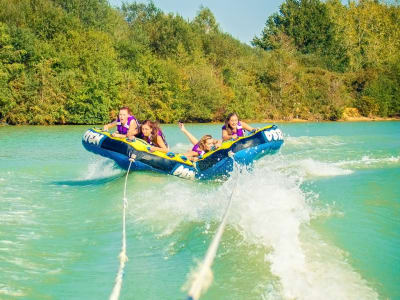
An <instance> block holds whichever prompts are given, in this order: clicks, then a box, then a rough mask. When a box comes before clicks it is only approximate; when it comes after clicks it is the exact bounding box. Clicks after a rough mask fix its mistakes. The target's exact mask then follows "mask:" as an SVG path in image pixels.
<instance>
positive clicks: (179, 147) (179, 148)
mask: <svg viewBox="0 0 400 300" xmlns="http://www.w3.org/2000/svg"><path fill="white" fill-rule="evenodd" d="M192 147H193V145H192V144H190V143H177V144H176V145H174V146H172V147H171V151H173V152H176V153H185V152H187V151H189V150H190V149H191V148H192Z"/></svg>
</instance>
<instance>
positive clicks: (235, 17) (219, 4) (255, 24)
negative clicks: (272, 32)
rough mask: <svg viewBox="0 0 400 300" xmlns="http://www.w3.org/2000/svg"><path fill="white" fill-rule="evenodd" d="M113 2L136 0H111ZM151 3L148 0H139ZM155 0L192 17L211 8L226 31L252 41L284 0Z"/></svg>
mask: <svg viewBox="0 0 400 300" xmlns="http://www.w3.org/2000/svg"><path fill="white" fill-rule="evenodd" d="M109 2H110V4H111V5H112V6H118V7H119V6H121V3H122V2H127V3H131V2H134V1H133V0H109ZM136 2H142V3H148V1H136ZM153 2H154V4H155V5H156V6H157V7H158V8H160V9H161V10H162V11H163V12H165V13H170V12H172V13H177V14H179V15H181V16H182V17H184V18H185V19H189V20H192V19H193V18H194V17H195V16H196V14H197V12H198V11H199V8H200V6H201V5H203V6H205V7H208V8H209V9H211V11H212V13H213V14H214V16H215V18H216V20H217V22H218V24H219V25H220V27H221V29H222V30H223V31H224V32H227V33H229V34H231V35H232V36H233V37H235V38H237V39H239V40H240V41H242V42H244V43H247V44H250V41H251V40H252V39H253V37H254V36H255V35H257V36H259V35H260V34H261V31H262V29H263V28H264V26H265V21H266V20H267V18H268V17H269V16H270V15H271V14H273V13H274V12H278V11H279V6H280V5H281V3H283V0H242V1H240V0H231V1H229V0H154V1H153Z"/></svg>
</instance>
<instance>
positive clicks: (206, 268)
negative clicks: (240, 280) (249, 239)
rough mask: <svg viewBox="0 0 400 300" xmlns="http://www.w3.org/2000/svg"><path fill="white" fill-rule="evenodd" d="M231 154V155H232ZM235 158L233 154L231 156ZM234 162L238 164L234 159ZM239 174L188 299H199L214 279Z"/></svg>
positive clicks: (194, 279) (194, 276) (194, 278)
mask: <svg viewBox="0 0 400 300" xmlns="http://www.w3.org/2000/svg"><path fill="white" fill-rule="evenodd" d="M230 156H231V155H230ZM231 157H232V159H233V156H231ZM233 162H234V164H236V162H235V160H234V159H233ZM238 178H239V174H237V177H236V181H235V185H234V186H233V188H232V193H231V196H230V199H229V203H228V206H227V207H226V210H225V214H224V217H223V218H222V221H221V224H220V225H219V227H218V230H217V233H216V234H215V236H214V239H213V240H212V242H211V244H210V246H209V247H208V250H207V253H206V256H205V258H204V260H203V262H202V264H201V265H200V266H199V267H198V271H197V272H195V273H194V274H193V275H192V278H193V281H192V285H191V287H190V289H189V293H188V297H187V300H198V299H199V298H200V296H201V294H202V293H204V292H206V291H207V289H208V287H209V286H210V284H211V282H212V280H213V273H212V270H211V265H212V263H213V261H214V258H215V255H216V253H217V250H218V246H219V243H220V241H221V237H222V234H223V233H224V229H225V224H226V220H227V219H228V214H229V211H230V209H231V206H232V199H233V193H234V192H235V189H236V186H237V182H238Z"/></svg>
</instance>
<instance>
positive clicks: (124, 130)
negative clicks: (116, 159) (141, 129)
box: [117, 116, 139, 134]
mask: <svg viewBox="0 0 400 300" xmlns="http://www.w3.org/2000/svg"><path fill="white" fill-rule="evenodd" d="M133 120H135V122H136V126H139V123H138V121H137V120H136V118H135V117H134V116H129V117H128V120H127V122H126V124H125V125H122V123H121V121H120V119H119V118H118V119H117V130H118V133H119V134H127V133H128V131H129V126H130V124H131V122H132V121H133Z"/></svg>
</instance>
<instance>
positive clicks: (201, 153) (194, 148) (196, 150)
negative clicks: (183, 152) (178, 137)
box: [192, 143, 206, 155]
mask: <svg viewBox="0 0 400 300" xmlns="http://www.w3.org/2000/svg"><path fill="white" fill-rule="evenodd" d="M192 151H194V152H197V153H198V154H199V155H203V154H204V153H206V152H205V151H203V150H201V149H200V146H199V143H197V144H196V145H194V146H193V148H192Z"/></svg>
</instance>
